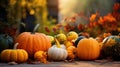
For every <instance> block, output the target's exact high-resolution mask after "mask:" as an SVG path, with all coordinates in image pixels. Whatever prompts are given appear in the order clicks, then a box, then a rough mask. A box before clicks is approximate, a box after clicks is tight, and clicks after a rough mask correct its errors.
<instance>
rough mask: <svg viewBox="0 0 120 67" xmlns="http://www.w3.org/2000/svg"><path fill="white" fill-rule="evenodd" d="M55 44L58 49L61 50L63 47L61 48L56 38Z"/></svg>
mask: <svg viewBox="0 0 120 67" xmlns="http://www.w3.org/2000/svg"><path fill="white" fill-rule="evenodd" d="M55 42H56V46H57V47H58V48H61V46H60V43H59V42H58V40H57V39H56V38H55Z"/></svg>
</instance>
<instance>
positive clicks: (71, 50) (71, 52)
mask: <svg viewBox="0 0 120 67" xmlns="http://www.w3.org/2000/svg"><path fill="white" fill-rule="evenodd" d="M67 52H68V59H70V60H74V59H75V58H76V47H75V46H69V47H68V48H67Z"/></svg>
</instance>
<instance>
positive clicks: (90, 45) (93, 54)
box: [77, 38, 100, 60]
mask: <svg viewBox="0 0 120 67" xmlns="http://www.w3.org/2000/svg"><path fill="white" fill-rule="evenodd" d="M99 55H100V45H99V43H98V42H97V41H96V40H95V39H93V38H84V39H82V40H80V41H79V43H78V45H77V56H78V58H79V59H81V60H95V59H97V58H98V57H99Z"/></svg>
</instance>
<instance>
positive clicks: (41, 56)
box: [34, 51, 47, 63]
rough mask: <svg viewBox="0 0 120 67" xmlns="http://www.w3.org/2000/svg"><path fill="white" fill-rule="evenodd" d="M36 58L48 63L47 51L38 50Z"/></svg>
mask: <svg viewBox="0 0 120 67" xmlns="http://www.w3.org/2000/svg"><path fill="white" fill-rule="evenodd" d="M34 59H35V60H36V61H40V62H42V63H47V53H46V52H44V51H37V52H35V54H34Z"/></svg>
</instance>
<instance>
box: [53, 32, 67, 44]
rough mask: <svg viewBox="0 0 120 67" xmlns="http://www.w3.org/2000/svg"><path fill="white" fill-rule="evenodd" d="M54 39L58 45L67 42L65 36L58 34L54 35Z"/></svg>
mask: <svg viewBox="0 0 120 67" xmlns="http://www.w3.org/2000/svg"><path fill="white" fill-rule="evenodd" d="M55 38H56V39H57V40H58V41H59V42H60V43H64V41H66V40H67V37H66V35H65V34H63V33H59V34H57V35H55Z"/></svg>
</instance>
